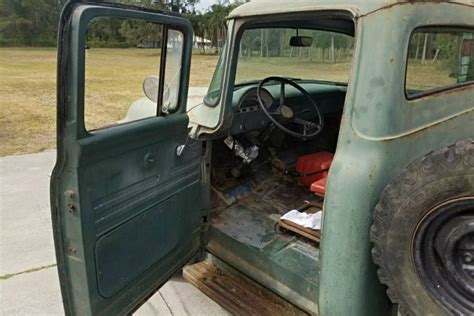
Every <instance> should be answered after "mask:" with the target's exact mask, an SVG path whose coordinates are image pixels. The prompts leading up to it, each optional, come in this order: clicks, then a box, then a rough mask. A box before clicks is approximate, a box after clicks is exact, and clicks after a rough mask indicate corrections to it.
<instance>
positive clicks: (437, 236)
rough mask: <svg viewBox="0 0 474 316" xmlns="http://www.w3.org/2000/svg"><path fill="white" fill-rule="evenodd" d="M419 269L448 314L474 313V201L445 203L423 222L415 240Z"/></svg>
mask: <svg viewBox="0 0 474 316" xmlns="http://www.w3.org/2000/svg"><path fill="white" fill-rule="evenodd" d="M413 256H414V261H415V266H416V269H417V271H418V273H419V275H420V277H421V279H422V280H423V283H424V285H425V287H426V288H427V289H428V291H429V293H430V294H431V296H432V297H433V298H434V299H435V300H436V301H437V302H438V303H439V304H440V305H441V306H442V307H443V308H444V309H446V310H447V311H449V312H451V313H455V314H464V313H469V312H472V311H474V197H468V198H460V199H456V200H451V201H448V202H445V203H443V204H441V205H439V206H437V207H435V208H433V209H432V210H431V211H430V212H428V214H427V215H426V216H425V217H424V218H423V219H422V220H421V222H420V223H419V225H418V227H417V230H416V231H415V235H414V239H413Z"/></svg>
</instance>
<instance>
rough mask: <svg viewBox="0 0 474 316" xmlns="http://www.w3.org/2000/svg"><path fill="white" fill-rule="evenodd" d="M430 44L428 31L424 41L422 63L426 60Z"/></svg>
mask: <svg viewBox="0 0 474 316" xmlns="http://www.w3.org/2000/svg"><path fill="white" fill-rule="evenodd" d="M427 46H428V33H425V41H424V43H423V53H422V55H421V64H424V63H425V62H426V48H427Z"/></svg>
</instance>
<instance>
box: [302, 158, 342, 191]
mask: <svg viewBox="0 0 474 316" xmlns="http://www.w3.org/2000/svg"><path fill="white" fill-rule="evenodd" d="M333 158H334V154H332V153H330V152H326V151H322V152H319V153H315V154H310V155H304V156H301V157H299V158H298V161H297V162H296V171H297V172H298V173H300V174H307V176H302V177H300V178H299V181H300V182H301V183H302V184H304V185H306V186H308V187H309V186H310V185H311V184H312V183H313V182H315V181H318V180H319V179H322V178H325V177H327V174H328V172H327V169H329V167H330V166H331V163H332V159H333Z"/></svg>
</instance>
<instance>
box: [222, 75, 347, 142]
mask: <svg viewBox="0 0 474 316" xmlns="http://www.w3.org/2000/svg"><path fill="white" fill-rule="evenodd" d="M297 83H298V84H299V85H300V86H301V87H303V89H305V90H306V91H307V92H308V93H309V94H310V95H311V97H312V98H313V100H315V102H316V104H317V105H318V107H319V110H320V111H321V114H322V115H327V114H330V113H339V112H341V111H342V108H343V106H344V100H345V96H346V91H347V86H346V85H340V84H332V83H320V82H317V81H297ZM257 86H258V83H252V84H249V85H245V86H239V87H237V88H236V89H235V90H234V94H233V97H232V109H233V112H234V116H233V120H232V125H231V128H230V133H231V134H232V135H235V134H240V133H245V132H248V131H251V130H256V129H261V128H265V127H267V126H268V124H270V120H269V119H268V118H267V116H266V115H265V114H264V113H263V111H262V109H261V107H260V105H259V103H258V98H257ZM280 93H281V91H280V84H279V83H277V84H274V85H266V86H265V87H264V88H262V100H263V103H264V104H265V106H266V108H267V109H270V108H272V107H274V108H275V109H276V107H277V106H278V104H279V100H280ZM285 104H286V105H288V106H290V107H291V108H292V109H293V110H294V111H295V112H301V113H304V115H301V117H304V118H306V119H311V118H312V117H315V115H316V114H315V110H314V108H313V105H312V104H311V103H309V102H308V100H307V99H306V97H304V96H303V95H302V94H301V92H299V91H298V90H296V89H295V88H293V87H290V86H288V85H287V86H285Z"/></svg>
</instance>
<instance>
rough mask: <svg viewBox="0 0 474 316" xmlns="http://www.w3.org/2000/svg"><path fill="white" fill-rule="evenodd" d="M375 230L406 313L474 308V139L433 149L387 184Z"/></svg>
mask: <svg viewBox="0 0 474 316" xmlns="http://www.w3.org/2000/svg"><path fill="white" fill-rule="evenodd" d="M373 220H374V222H373V225H372V227H371V231H370V238H371V241H372V242H373V243H374V247H373V249H372V258H373V260H374V262H375V264H377V265H378V267H379V270H378V276H379V279H380V281H381V282H382V283H383V284H385V285H386V286H387V287H388V289H387V294H388V296H389V298H390V299H391V300H392V302H393V303H396V304H399V312H400V313H401V314H402V315H444V314H449V315H452V314H455V315H472V314H474V140H473V139H471V140H466V141H461V142H458V143H456V144H455V145H452V146H449V147H446V148H443V149H440V150H437V151H434V152H431V153H429V154H427V155H426V156H424V157H423V158H421V159H419V160H416V161H414V162H413V163H411V164H410V165H409V166H408V167H406V168H405V169H404V170H403V171H402V172H401V173H400V174H399V175H398V176H397V177H396V178H395V179H394V180H393V181H392V182H391V183H390V184H389V185H388V186H387V187H386V188H385V189H384V191H383V193H382V195H381V197H380V200H379V202H378V204H377V206H376V207H375V210H374V214H373Z"/></svg>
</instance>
